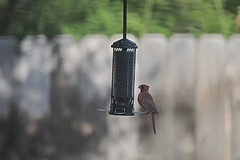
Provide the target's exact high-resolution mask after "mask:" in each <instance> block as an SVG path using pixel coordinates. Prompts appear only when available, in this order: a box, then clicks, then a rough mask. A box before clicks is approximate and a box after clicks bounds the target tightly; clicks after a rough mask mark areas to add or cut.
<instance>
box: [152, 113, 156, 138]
mask: <svg viewBox="0 0 240 160" xmlns="http://www.w3.org/2000/svg"><path fill="white" fill-rule="evenodd" d="M152 127H153V133H154V134H155V135H156V127H155V118H154V113H152Z"/></svg>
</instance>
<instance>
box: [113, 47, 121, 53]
mask: <svg viewBox="0 0 240 160" xmlns="http://www.w3.org/2000/svg"><path fill="white" fill-rule="evenodd" d="M113 50H114V51H117V52H121V51H122V48H113Z"/></svg>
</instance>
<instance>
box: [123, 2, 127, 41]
mask: <svg viewBox="0 0 240 160" xmlns="http://www.w3.org/2000/svg"><path fill="white" fill-rule="evenodd" d="M126 38H127V0H123V39H126Z"/></svg>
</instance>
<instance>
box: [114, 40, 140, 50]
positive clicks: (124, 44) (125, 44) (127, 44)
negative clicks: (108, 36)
mask: <svg viewBox="0 0 240 160" xmlns="http://www.w3.org/2000/svg"><path fill="white" fill-rule="evenodd" d="M111 47H112V48H137V45H136V43H134V42H133V41H131V40H129V39H126V38H123V39H120V40H118V41H116V42H114V43H113V44H112V45H111Z"/></svg>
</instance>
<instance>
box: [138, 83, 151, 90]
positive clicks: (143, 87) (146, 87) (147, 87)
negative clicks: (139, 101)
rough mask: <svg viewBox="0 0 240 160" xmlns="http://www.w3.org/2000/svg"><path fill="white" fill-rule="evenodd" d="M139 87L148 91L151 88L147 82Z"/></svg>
mask: <svg viewBox="0 0 240 160" xmlns="http://www.w3.org/2000/svg"><path fill="white" fill-rule="evenodd" d="M138 88H139V89H140V90H141V91H148V90H149V86H148V85H146V84H141V85H139V86H138Z"/></svg>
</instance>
